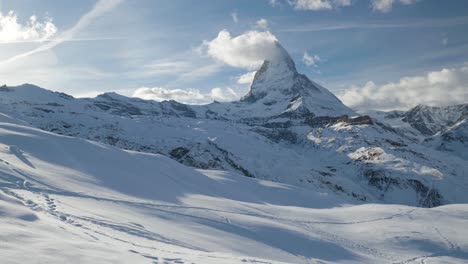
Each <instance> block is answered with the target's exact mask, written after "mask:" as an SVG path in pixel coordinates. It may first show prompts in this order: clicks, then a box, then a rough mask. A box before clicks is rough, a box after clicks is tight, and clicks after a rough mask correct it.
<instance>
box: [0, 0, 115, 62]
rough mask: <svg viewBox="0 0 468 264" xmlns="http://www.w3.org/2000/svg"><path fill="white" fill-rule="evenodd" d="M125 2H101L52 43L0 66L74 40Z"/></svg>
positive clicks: (109, 0) (100, 0)
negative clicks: (94, 21) (98, 18)
mask: <svg viewBox="0 0 468 264" xmlns="http://www.w3.org/2000/svg"><path fill="white" fill-rule="evenodd" d="M122 1H123V0H99V1H98V2H97V3H96V4H95V5H94V7H93V9H91V10H90V11H89V12H88V13H86V14H84V15H83V16H82V17H81V18H80V19H79V20H78V22H77V23H76V24H75V25H74V26H73V27H72V28H70V29H68V30H66V31H64V32H63V33H62V34H60V35H59V36H57V37H56V38H54V39H52V41H50V42H48V43H45V44H43V45H41V46H39V47H37V48H35V49H33V50H30V51H28V52H25V53H21V54H18V55H16V56H13V57H11V58H9V59H7V60H4V61H1V62H0V66H2V65H3V66H5V65H6V64H8V63H10V62H13V61H15V60H18V59H22V58H25V57H28V56H31V55H33V54H36V53H39V52H43V51H46V50H49V49H52V48H54V47H56V46H58V45H60V44H61V43H63V42H65V41H69V40H72V39H73V37H74V35H75V34H76V33H77V32H79V31H81V30H82V29H84V28H86V27H87V26H88V25H89V24H91V23H92V21H93V20H94V19H96V18H97V17H100V16H101V15H103V14H104V13H107V12H109V11H110V10H112V9H113V8H115V7H116V6H117V5H118V4H120V3H121V2H122Z"/></svg>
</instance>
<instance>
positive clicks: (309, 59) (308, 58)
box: [302, 51, 320, 66]
mask: <svg viewBox="0 0 468 264" xmlns="http://www.w3.org/2000/svg"><path fill="white" fill-rule="evenodd" d="M302 61H304V63H305V64H306V65H307V66H317V63H318V62H319V61H320V57H319V56H318V55H309V53H307V51H305V52H304V56H303V57H302Z"/></svg>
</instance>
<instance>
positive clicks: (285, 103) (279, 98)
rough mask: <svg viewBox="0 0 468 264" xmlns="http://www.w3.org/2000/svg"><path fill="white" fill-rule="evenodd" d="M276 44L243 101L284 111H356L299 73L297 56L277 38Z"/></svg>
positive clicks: (320, 113)
mask: <svg viewBox="0 0 468 264" xmlns="http://www.w3.org/2000/svg"><path fill="white" fill-rule="evenodd" d="M275 47H276V52H274V54H273V55H272V56H271V57H270V58H267V59H265V61H264V62H263V65H262V66H261V67H260V69H259V70H258V71H257V73H256V74H255V77H254V80H253V82H252V86H251V88H250V91H249V93H248V94H247V95H246V96H245V97H243V98H242V99H241V101H243V102H247V103H257V102H258V103H262V104H263V105H266V106H272V105H277V106H281V109H282V110H281V111H282V112H283V113H284V112H300V113H305V114H308V113H314V114H316V115H350V114H354V113H353V111H352V110H351V109H349V108H348V107H346V106H345V105H343V103H342V102H341V101H340V100H339V99H338V98H336V97H335V96H334V95H333V94H332V93H331V92H330V91H328V90H327V89H325V88H323V87H321V86H320V85H318V84H316V83H315V82H312V81H311V80H310V79H309V78H307V76H305V75H303V74H300V73H298V72H297V69H296V65H295V63H294V60H293V59H292V58H291V56H290V55H289V54H288V52H287V51H286V50H285V49H284V48H283V47H282V46H281V44H279V43H278V42H276V43H275Z"/></svg>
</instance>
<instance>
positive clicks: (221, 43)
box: [202, 30, 278, 69]
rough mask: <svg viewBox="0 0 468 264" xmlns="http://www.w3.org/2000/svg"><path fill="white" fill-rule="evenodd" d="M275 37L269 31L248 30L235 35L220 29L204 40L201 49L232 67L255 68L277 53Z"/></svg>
mask: <svg viewBox="0 0 468 264" xmlns="http://www.w3.org/2000/svg"><path fill="white" fill-rule="evenodd" d="M277 41H278V40H277V39H276V37H275V36H274V35H273V34H271V33H270V32H269V31H265V32H259V31H248V32H245V33H244V34H242V35H239V36H237V37H231V34H230V33H229V32H228V31H226V30H222V31H221V32H219V34H218V36H217V37H216V38H215V39H213V40H211V41H206V40H205V41H204V42H203V44H202V49H203V50H204V51H205V52H206V54H208V55H209V56H211V57H212V58H214V59H216V60H218V61H220V62H222V63H225V64H228V65H230V66H233V67H239V68H246V69H255V68H258V67H259V66H260V65H261V64H262V63H263V61H264V60H265V59H266V58H271V57H273V56H274V55H275V54H276V53H277V46H276V43H277Z"/></svg>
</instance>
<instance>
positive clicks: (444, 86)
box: [339, 65, 468, 110]
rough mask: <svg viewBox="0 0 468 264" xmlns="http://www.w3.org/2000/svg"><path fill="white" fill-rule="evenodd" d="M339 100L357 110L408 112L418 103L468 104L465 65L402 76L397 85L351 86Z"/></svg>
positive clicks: (368, 84)
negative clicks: (404, 110) (419, 74)
mask: <svg viewBox="0 0 468 264" xmlns="http://www.w3.org/2000/svg"><path fill="white" fill-rule="evenodd" d="M339 98H340V99H341V100H342V101H343V103H345V104H346V105H348V106H349V107H351V108H354V109H358V110H368V109H375V110H393V109H408V108H411V107H414V106H416V105H418V104H426V105H452V104H461V103H466V102H468V65H465V66H462V67H460V68H453V69H442V70H440V71H434V72H429V73H427V74H425V75H422V76H414V77H405V78H402V79H400V80H399V81H398V82H396V83H387V84H384V85H377V84H375V83H374V82H372V81H369V82H367V83H366V85H364V87H355V86H354V87H351V88H350V89H347V90H345V91H344V93H342V94H341V95H340V96H339Z"/></svg>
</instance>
